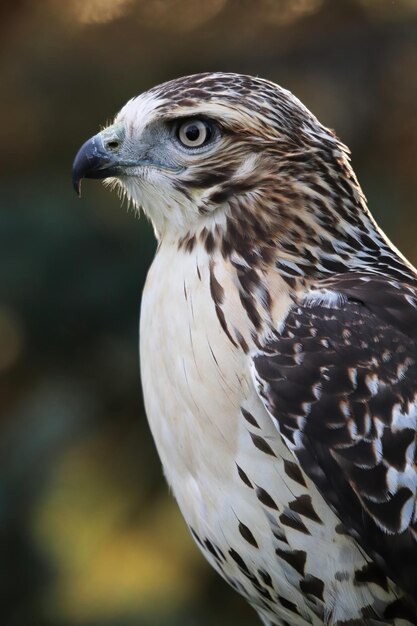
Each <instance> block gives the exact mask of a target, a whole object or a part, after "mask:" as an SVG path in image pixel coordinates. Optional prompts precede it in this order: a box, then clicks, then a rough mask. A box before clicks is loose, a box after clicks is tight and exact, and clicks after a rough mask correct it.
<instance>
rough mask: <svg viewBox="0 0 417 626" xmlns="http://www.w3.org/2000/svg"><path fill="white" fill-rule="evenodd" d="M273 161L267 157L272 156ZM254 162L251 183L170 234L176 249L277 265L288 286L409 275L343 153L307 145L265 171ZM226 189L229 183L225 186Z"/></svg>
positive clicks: (250, 263)
mask: <svg viewBox="0 0 417 626" xmlns="http://www.w3.org/2000/svg"><path fill="white" fill-rule="evenodd" d="M276 162H277V160H276V159H275V161H274V163H276ZM270 163H271V161H270V162H269V163H267V162H264V163H260V164H261V166H262V167H261V168H260V170H259V175H258V176H254V177H253V178H254V180H257V181H258V182H257V185H256V186H254V187H253V188H251V189H248V190H245V192H244V193H241V194H235V195H234V194H233V193H231V192H230V195H229V197H228V198H227V200H226V201H225V202H224V203H223V205H221V206H219V207H218V208H217V209H216V210H214V211H212V212H211V213H208V214H207V215H205V216H204V219H202V218H201V219H200V220H198V221H196V223H195V224H194V225H193V227H192V228H190V229H189V230H188V231H186V232H185V233H184V232H183V233H182V234H181V235H178V234H175V235H173V234H172V236H173V240H175V245H176V246H177V248H178V249H179V250H184V251H186V252H188V253H192V252H193V250H194V249H195V247H196V246H202V247H203V248H204V249H205V250H206V251H207V253H208V254H209V255H210V254H213V253H214V252H216V253H219V254H220V255H221V256H223V258H224V259H232V260H237V261H238V262H239V263H240V265H241V267H247V268H250V269H251V270H252V269H256V270H258V269H259V270H261V271H262V270H265V271H266V270H268V271H269V270H270V268H271V267H273V268H274V269H276V270H278V272H279V273H280V274H281V276H282V277H283V278H284V279H285V281H286V282H287V283H288V284H289V286H290V287H292V288H295V289H297V290H298V289H303V288H305V287H308V285H309V284H312V283H316V282H318V281H320V280H326V279H327V278H329V277H331V276H333V275H334V274H339V273H346V272H352V271H358V272H373V273H380V274H387V275H391V276H395V277H397V278H398V274H399V273H400V275H401V277H402V279H403V280H406V281H408V282H415V281H416V278H415V273H414V270H413V269H412V267H411V266H410V265H409V263H408V262H407V261H406V260H405V259H404V258H403V257H402V255H401V254H400V253H399V252H398V251H397V250H396V248H395V247H394V246H393V245H392V244H391V242H390V241H389V240H388V239H387V237H386V236H385V235H384V233H383V232H382V231H381V230H380V229H379V228H378V226H377V224H376V223H375V221H374V220H373V218H372V216H371V214H370V213H369V211H368V209H367V205H366V199H365V197H364V195H363V193H362V190H361V188H360V186H359V183H358V181H357V179H356V177H355V175H354V173H353V170H352V168H351V166H350V162H349V159H348V156H347V153H346V152H345V151H344V150H343V149H342V148H341V147H340V146H338V147H337V148H336V149H332V150H327V151H325V150H317V149H315V150H312V151H311V153H310V154H309V159H308V163H307V164H306V162H305V155H304V156H303V157H302V158H301V155H300V154H299V153H294V155H293V157H292V158H291V155H290V157H287V158H286V160H281V161H279V165H278V167H276V169H275V171H274V170H273V174H271V168H270V167H268V165H270ZM232 189H233V187H232V185H231V190H232Z"/></svg>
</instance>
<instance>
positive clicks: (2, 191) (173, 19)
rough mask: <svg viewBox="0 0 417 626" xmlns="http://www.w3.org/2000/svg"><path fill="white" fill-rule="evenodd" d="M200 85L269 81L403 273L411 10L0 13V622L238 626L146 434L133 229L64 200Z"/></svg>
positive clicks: (9, 5)
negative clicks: (126, 120)
mask: <svg viewBox="0 0 417 626" xmlns="http://www.w3.org/2000/svg"><path fill="white" fill-rule="evenodd" d="M207 70H223V71H236V72H245V73H250V74H256V75H260V76H264V77H267V78H270V79H272V80H275V81H277V82H279V83H280V84H282V85H283V86H285V87H287V88H289V89H291V90H292V91H293V92H294V93H295V94H296V95H298V96H299V97H300V98H301V99H302V100H303V101H304V102H305V104H306V105H307V106H308V107H310V108H311V109H312V110H313V112H314V113H315V114H316V115H317V116H318V117H319V118H320V119H321V121H323V122H324V123H325V124H327V125H328V126H331V127H333V128H335V129H337V132H338V134H339V135H340V136H341V137H342V139H343V140H344V141H345V142H346V143H348V144H349V145H350V147H351V148H352V151H353V164H354V167H355V169H356V172H357V173H358V175H359V178H360V181H361V183H362V185H363V187H364V190H365V193H366V195H367V197H368V199H369V203H370V206H371V208H372V210H373V212H374V214H375V216H376V217H377V219H378V220H379V221H380V223H381V224H382V226H383V227H384V228H385V230H386V231H387V232H388V234H389V236H390V237H391V238H392V239H393V241H394V242H395V243H396V244H397V245H398V246H399V247H400V248H401V249H402V250H403V251H404V252H405V253H406V254H407V255H408V256H409V257H410V258H411V260H413V261H414V262H417V246H416V239H417V214H416V206H417V203H416V196H417V178H416V165H417V105H416V103H417V0H256V1H255V0H253V1H250V0H246V1H245V0H165V1H164V0H10V1H7V0H2V1H1V3H0V120H1V122H0V163H1V167H0V412H1V415H0V624H1V625H2V626H133V625H134V626H142V625H143V626H175V625H178V626H194V625H199V626H200V625H202V626H208V625H213V624H216V625H220V626H222V625H224V626H226V625H230V624H239V625H240V626H246V625H248V626H249V625H255V624H256V623H257V621H256V617H255V614H254V613H252V611H251V610H250V609H249V608H248V607H246V606H245V604H244V602H243V601H242V600H241V599H240V598H239V597H238V596H237V595H235V594H234V593H233V592H232V591H229V589H228V588H227V587H226V585H225V584H224V583H223V582H222V581H221V580H220V579H218V578H217V577H216V576H215V575H214V574H213V573H212V572H211V571H210V569H209V567H208V566H207V565H206V564H205V562H204V560H203V558H202V557H201V556H200V554H199V552H198V550H197V548H196V547H195V546H194V544H193V543H192V540H191V539H190V538H189V536H188V533H187V532H186V530H185V525H184V524H183V522H182V520H181V518H180V516H179V513H178V512H177V509H176V507H175V503H174V502H173V500H172V498H171V497H170V496H169V494H168V490H167V488H166V486H165V484H164V482H163V480H162V476H161V470H160V466H159V462H158V459H157V455H156V452H155V449H154V446H153V443H152V440H151V436H150V433H149V430H148V427H147V424H146V418H145V415H144V411H143V405H142V400H141V392H140V385H139V365H138V358H137V341H138V337H137V335H138V331H137V328H138V312H139V305H140V293H141V289H142V286H143V282H144V279H145V274H146V271H147V268H148V266H149V264H150V262H151V259H152V255H153V252H154V248H155V242H154V240H153V236H152V231H151V229H150V227H149V225H148V224H147V223H146V220H145V219H144V218H141V219H138V218H137V216H135V215H134V214H133V213H132V212H130V213H128V212H127V211H126V210H125V208H124V207H120V201H119V199H118V198H117V196H116V195H115V194H113V195H112V194H110V193H109V191H108V190H105V189H104V188H103V187H102V186H101V185H100V184H98V183H97V182H90V181H87V182H86V183H85V184H84V188H83V198H82V200H81V201H80V200H79V199H78V198H77V197H76V196H75V194H74V192H73V190H72V188H71V182H70V168H71V162H72V159H73V156H74V154H75V152H76V150H77V149H78V147H79V146H80V145H81V143H82V142H83V141H84V140H85V139H86V138H87V137H89V136H90V135H92V134H94V133H95V132H97V130H98V129H99V127H100V125H102V124H104V123H106V121H108V120H109V119H111V117H112V115H114V113H116V112H117V110H118V109H119V108H120V107H121V106H122V105H123V104H124V103H125V101H126V100H127V99H128V98H130V97H132V96H133V95H136V94H137V93H139V92H140V91H142V90H145V89H147V88H149V87H151V86H152V85H154V84H157V83H159V82H161V81H164V80H167V79H170V78H173V77H176V76H179V75H182V74H185V73H192V72H199V71H207Z"/></svg>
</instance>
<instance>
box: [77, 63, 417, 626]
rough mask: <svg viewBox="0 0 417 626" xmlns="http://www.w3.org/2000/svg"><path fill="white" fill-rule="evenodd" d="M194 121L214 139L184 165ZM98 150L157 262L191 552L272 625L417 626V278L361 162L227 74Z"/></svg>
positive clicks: (147, 97)
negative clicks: (184, 134) (376, 211)
mask: <svg viewBox="0 0 417 626" xmlns="http://www.w3.org/2000/svg"><path fill="white" fill-rule="evenodd" d="M196 119H197V120H201V121H202V127H203V128H204V127H205V125H207V124H208V125H209V126H210V128H211V135H210V137H211V139H210V140H208V141H207V142H205V143H204V144H202V145H201V146H199V147H198V148H192V149H191V148H186V147H185V146H184V145H182V146H181V145H180V143H179V140H178V133H177V131H176V129H178V125H181V124H182V123H183V122H184V120H196ZM101 137H102V143H103V145H105V141H106V139H107V138H108V137H111V138H112V139H113V141H112V145H113V146H115V145H116V146H117V148H115V150H116V152H114V150H113V151H112V153H111V154H109V153H106V154H105V159H104V163H111V165H112V171H113V172H116V177H115V178H114V177H112V178H110V182H111V183H116V184H117V185H119V186H120V187H121V188H122V189H123V192H124V193H126V195H127V196H128V197H129V199H130V200H131V201H132V202H133V204H134V205H135V206H136V207H137V208H138V209H143V211H144V212H145V213H146V215H148V216H149V218H150V219H151V221H152V223H153V225H154V228H155V234H156V236H157V239H158V242H159V245H158V251H157V254H156V258H155V260H154V263H153V265H152V267H151V269H150V272H149V275H148V278H147V282H146V286H145V290H144V295H143V301H142V311H141V331H140V334H141V342H140V343H141V348H140V352H141V372H142V384H143V391H144V399H145V406H146V412H147V416H148V419H149V423H150V426H151V430H152V433H153V436H154V439H155V442H156V446H157V449H158V452H159V455H160V458H161V461H162V464H163V467H164V472H165V475H166V478H167V481H168V483H169V484H170V486H171V488H172V490H173V493H174V495H175V497H176V499H177V501H178V504H179V506H180V509H181V511H182V513H183V515H184V518H185V520H186V522H187V524H188V526H189V527H190V530H191V533H192V535H193V537H194V539H195V541H196V542H197V544H198V546H199V547H200V549H201V550H202V552H203V553H204V555H205V556H206V558H207V559H208V560H209V562H210V563H211V564H212V565H213V567H214V568H215V569H216V570H217V571H218V572H219V573H220V574H221V575H222V576H223V577H224V578H225V579H226V580H227V581H228V582H229V583H230V585H231V586H232V587H233V588H234V589H236V590H237V591H238V592H239V593H241V594H242V595H244V596H245V597H246V598H247V600H248V602H250V604H251V605H252V606H253V607H254V608H255V609H256V611H257V612H258V614H259V616H260V618H261V619H262V621H263V623H264V624H266V625H268V626H289V625H294V626H307V625H313V626H323V625H326V626H377V625H379V626H412V625H413V624H414V625H416V624H417V608H416V602H415V598H416V597H417V583H416V577H415V576H414V571H415V567H416V566H417V506H416V493H417V470H416V467H417V463H416V461H417V453H416V433H417V274H416V271H415V269H414V268H413V267H412V266H411V265H410V264H409V263H408V261H407V260H406V259H405V258H404V257H403V256H402V255H401V253H400V252H399V251H398V250H396V248H395V247H394V246H393V245H392V243H391V242H390V241H389V240H388V239H387V237H386V236H385V235H384V233H383V232H382V231H381V230H380V229H379V227H378V226H377V224H376V223H375V221H374V220H373V218H372V216H371V214H370V213H369V211H368V208H367V205H366V200H365V197H364V195H363V193H362V190H361V188H360V186H359V183H358V181H357V179H356V177H355V174H354V172H353V170H352V167H351V164H350V160H349V151H348V149H347V148H346V146H344V145H343V144H342V143H341V142H340V141H339V139H338V138H337V137H336V135H335V133H334V132H333V131H331V130H329V129H327V128H325V127H324V126H323V125H321V124H320V122H319V121H318V120H317V119H316V118H315V117H314V115H312V114H311V113H310V112H309V111H308V109H306V107H305V106H304V105H303V104H302V103H301V102H300V101H299V100H298V99H297V98H295V97H294V96H293V95H292V94H291V93H289V92H288V91H286V90H285V89H282V88H281V87H279V86H278V85H275V84H274V83H271V82H269V81H266V80H263V79H260V78H253V77H249V76H241V75H237V74H224V73H214V74H212V73H207V74H200V75H197V76H188V77H184V78H180V79H177V80H174V81H170V82H168V83H165V84H163V85H159V86H157V87H154V88H153V89H151V90H150V91H148V92H147V93H145V94H142V95H141V96H139V97H137V98H134V99H133V100H131V101H130V102H128V103H127V105H126V106H125V107H124V108H123V109H122V110H121V112H120V113H119V114H118V115H117V116H116V120H115V124H114V125H113V126H111V127H110V128H108V129H105V130H104V131H103V132H102V134H101ZM114 137H116V138H117V141H116V142H114ZM94 146H97V144H96V143H94ZM83 150H84V152H83V154H85V149H83ZM83 158H84V157H83ZM94 158H95V160H94V163H96V162H97V155H96V153H95V156H94ZM92 162H93V161H91V160H88V159H87V158H85V159H84V160H83V161H79V162H78V163H77V167H76V169H75V171H76V177H75V182H77V181H78V182H79V176H80V171H81V170H80V168H81V165H83V166H84V165H85V164H87V165H88V166H89V167H91V163H92ZM85 175H87V174H85ZM88 175H89V176H91V177H100V178H102V177H103V170H102V169H100V170H99V171H98V173H97V172H96V174H95V175H94V172H89V174H88ZM112 176H113V175H112Z"/></svg>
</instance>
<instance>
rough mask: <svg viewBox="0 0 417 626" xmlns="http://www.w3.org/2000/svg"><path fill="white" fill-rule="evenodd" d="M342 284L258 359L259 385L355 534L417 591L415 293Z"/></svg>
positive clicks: (288, 325)
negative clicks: (337, 294) (335, 293)
mask: <svg viewBox="0 0 417 626" xmlns="http://www.w3.org/2000/svg"><path fill="white" fill-rule="evenodd" d="M333 283H334V284H333V288H337V291H338V293H339V294H340V297H338V298H333V299H332V303H330V302H329V303H328V304H327V305H326V302H325V301H323V298H320V297H317V294H315V295H314V294H310V296H309V297H307V298H306V299H305V300H304V301H303V302H302V303H301V304H299V305H294V307H293V308H292V310H291V311H290V313H289V315H288V317H287V319H286V321H285V324H284V327H283V329H282V330H281V332H277V333H276V335H275V337H274V339H273V340H270V341H269V342H268V343H267V344H266V345H264V346H263V348H262V349H261V350H259V351H258V353H257V354H256V355H255V356H254V361H253V362H254V372H255V379H256V383H257V387H258V392H259V395H260V396H261V398H262V400H263V402H264V403H265V406H266V408H267V409H268V411H269V413H270V414H271V416H272V417H273V419H274V420H275V421H276V422H277V426H278V427H279V430H280V432H281V434H282V436H283V437H284V439H285V441H286V443H287V445H288V447H289V448H290V449H292V451H293V452H294V454H295V456H296V457H297V458H298V460H299V462H300V465H301V466H302V468H303V469H304V471H305V472H306V473H307V475H308V476H309V477H310V478H311V479H312V480H313V481H314V483H315V484H316V486H317V487H318V489H319V491H320V492H321V494H322V495H323V497H324V498H325V499H326V501H327V502H328V504H329V505H330V506H331V507H332V509H333V510H334V511H335V512H336V513H337V515H338V516H339V518H340V520H341V521H342V522H343V525H344V526H345V528H346V530H347V532H349V533H350V534H351V535H352V536H353V537H354V538H355V539H356V540H357V541H358V542H359V543H360V544H361V546H362V547H363V548H364V549H365V550H366V551H367V552H368V554H370V555H371V556H372V558H374V559H375V560H376V561H377V562H378V563H379V564H380V565H381V566H382V567H383V568H384V569H385V571H386V572H387V573H388V575H389V576H390V577H391V578H392V579H393V580H395V581H396V582H397V583H398V584H399V586H401V587H402V588H403V589H405V590H407V591H409V592H410V593H411V594H413V596H414V597H417V577H416V575H415V564H416V563H417V541H416V537H417V512H416V492H417V471H416V428H417V343H416V342H415V340H414V336H415V334H416V331H417V313H416V309H415V308H414V306H413V298H414V297H415V296H414V293H413V289H412V288H411V287H410V288H408V287H407V288H403V289H400V287H398V286H395V287H393V286H392V284H387V281H385V284H384V282H383V281H381V280H380V279H377V280H375V279H374V277H361V278H360V279H358V277H356V279H355V280H349V279H341V280H339V282H337V280H336V279H335V280H334V281H333ZM335 303H337V304H335ZM330 304H331V305H330ZM412 320H414V324H412Z"/></svg>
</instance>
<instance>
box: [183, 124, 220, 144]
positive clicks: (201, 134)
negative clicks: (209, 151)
mask: <svg viewBox="0 0 417 626" xmlns="http://www.w3.org/2000/svg"><path fill="white" fill-rule="evenodd" d="M212 135H213V129H212V127H211V126H210V124H209V123H208V122H206V121H205V120H195V119H194V120H187V121H186V122H182V124H180V126H179V127H178V131H177V137H178V139H179V141H180V142H181V143H182V145H183V146H185V147H186V148H200V147H201V146H203V145H204V144H206V143H207V142H208V141H210V139H211V137H212Z"/></svg>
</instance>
